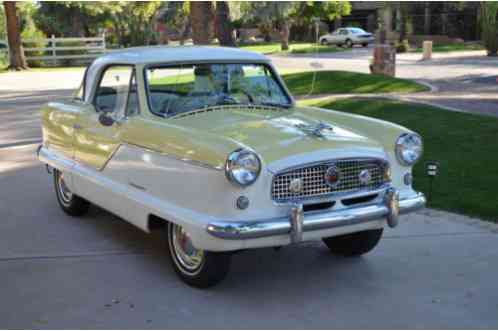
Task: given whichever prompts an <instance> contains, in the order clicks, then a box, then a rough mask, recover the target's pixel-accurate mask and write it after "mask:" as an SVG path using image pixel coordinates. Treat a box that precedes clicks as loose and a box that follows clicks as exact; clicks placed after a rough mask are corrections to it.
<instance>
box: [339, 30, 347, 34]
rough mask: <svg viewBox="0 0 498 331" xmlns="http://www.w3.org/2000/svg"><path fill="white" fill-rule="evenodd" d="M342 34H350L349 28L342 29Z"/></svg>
mask: <svg viewBox="0 0 498 331" xmlns="http://www.w3.org/2000/svg"><path fill="white" fill-rule="evenodd" d="M340 34H341V35H347V34H348V30H346V29H342V30H341V32H340Z"/></svg>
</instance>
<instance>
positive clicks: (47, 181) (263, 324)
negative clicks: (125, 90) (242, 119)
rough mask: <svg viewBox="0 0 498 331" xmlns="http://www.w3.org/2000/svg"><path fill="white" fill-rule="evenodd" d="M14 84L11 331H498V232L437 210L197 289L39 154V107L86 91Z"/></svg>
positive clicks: (6, 206)
mask: <svg viewBox="0 0 498 331" xmlns="http://www.w3.org/2000/svg"><path fill="white" fill-rule="evenodd" d="M23 74H24V73H23ZM26 74H28V73H26ZM38 74H40V73H38ZM9 75H10V74H9ZM39 76H40V77H39V79H45V78H47V79H48V77H47V76H44V75H39ZM4 77H5V76H4V75H3V74H2V75H0V88H1V89H3V91H1V92H0V220H2V221H1V222H0V239H1V240H0V284H2V286H1V287H0V289H1V290H0V329H19V328H36V329H54V328H55V329H59V328H115V329H129V328H139V329H149V328H178V329H185V328H222V329H248V328H249V329H250V328H255V329H260V328H265V329H268V328H291V329H303V328H306V329H308V328H317V329H318V328H327V329H329V328H498V285H497V282H496V275H497V274H498V263H497V262H498V228H497V227H496V225H492V224H490V223H483V222H480V221H478V220H472V219H469V218H466V217H462V216H458V215H452V214H448V213H443V212H436V211H432V210H424V211H422V212H420V213H418V214H415V215H411V216H408V217H405V218H404V219H403V221H402V222H401V224H400V226H399V227H398V228H396V229H394V230H387V231H386V233H385V238H384V239H383V240H382V241H381V244H380V245H379V246H378V248H377V249H376V250H374V251H373V252H372V253H370V254H368V255H366V256H364V257H361V258H355V259H346V258H339V257H334V256H332V255H330V254H329V253H328V251H327V249H326V248H325V246H324V245H322V244H321V243H320V242H313V243H306V244H303V245H301V246H299V247H287V248H283V249H282V250H281V251H279V252H275V251H274V250H272V249H261V250H255V251H247V252H244V253H240V254H237V255H236V256H234V259H233V265H232V272H231V273H230V275H229V277H228V278H227V279H226V281H225V282H224V283H222V284H221V285H220V286H218V287H215V288H213V289H209V290H204V291H202V290H197V289H192V288H190V287H187V286H186V285H184V284H183V283H182V282H181V281H180V280H178V279H177V278H176V275H175V274H174V271H173V269H172V268H171V267H170V265H169V261H168V260H167V258H166V252H165V243H164V239H163V236H162V234H161V233H154V234H151V235H147V234H144V233H142V232H140V230H137V229H136V228H134V227H133V226H131V225H128V224H127V223H126V222H124V221H122V220H120V219H118V218H117V217H115V216H113V215H111V214H109V213H107V212H105V211H103V210H101V209H99V208H97V207H93V208H92V209H91V212H90V213H89V215H87V216H85V217H83V218H71V217H69V216H67V215H65V214H64V213H63V212H62V211H61V210H60V209H59V207H58V205H57V202H56V200H55V196H54V194H55V193H54V191H53V188H52V180H51V177H50V175H48V174H47V173H46V171H45V168H44V167H43V166H42V165H41V164H39V163H38V162H37V161H36V159H35V156H34V152H35V148H36V142H37V141H39V139H40V130H39V119H38V114H37V109H38V108H39V106H40V105H41V104H42V103H44V102H46V101H47V100H49V99H52V98H56V97H67V96H69V95H70V91H69V90H67V89H65V88H69V87H75V86H77V84H78V83H79V82H78V81H77V80H74V81H73V80H71V79H68V80H66V81H63V83H61V82H60V81H58V82H56V81H51V83H50V84H51V85H50V86H48V85H44V86H43V88H44V89H46V90H36V89H35V88H33V89H32V90H31V87H36V86H37V85H36V83H34V82H32V81H25V82H24V85H25V86H24V88H19V89H18V90H14V89H13V87H14V86H13V85H10V84H9V85H10V88H11V89H10V90H9V89H8V87H9V86H6V85H5V82H6V80H4ZM33 77H34V76H33ZM33 79H34V78H33ZM19 81H20V80H19ZM71 81H73V83H70V82H71ZM20 82H22V81H20ZM44 84H48V82H46V83H44ZM71 84H73V85H71ZM17 87H22V86H17ZM47 89H48V90H47Z"/></svg>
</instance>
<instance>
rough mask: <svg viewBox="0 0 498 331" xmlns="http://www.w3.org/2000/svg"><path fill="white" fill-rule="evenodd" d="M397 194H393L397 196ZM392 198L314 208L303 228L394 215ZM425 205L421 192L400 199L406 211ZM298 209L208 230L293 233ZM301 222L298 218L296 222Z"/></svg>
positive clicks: (224, 234) (244, 234)
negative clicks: (325, 209) (341, 207)
mask: <svg viewBox="0 0 498 331" xmlns="http://www.w3.org/2000/svg"><path fill="white" fill-rule="evenodd" d="M396 196H397V194H393V195H392V198H395V197H396ZM389 201H392V200H390V199H387V202H386V201H383V202H381V203H378V204H375V205H369V206H362V207H357V208H350V209H344V210H339V211H333V212H328V213H327V212H325V213H324V212H314V213H309V214H304V213H303V214H304V215H303V220H302V232H307V231H316V230H323V229H332V228H337V227H344V226H350V225H355V224H359V223H365V222H370V221H375V220H379V219H382V218H388V217H393V216H395V215H396V214H397V211H396V210H393V209H391V206H392V204H391V203H388V202H389ZM424 205H425V197H424V195H423V194H422V193H417V194H416V195H415V196H413V197H410V198H407V199H403V200H401V201H399V213H400V214H406V213H409V212H413V211H415V210H417V209H420V208H422V207H423V206H424ZM298 217H299V212H298V211H297V210H296V211H295V212H292V213H291V216H289V217H278V218H273V219H268V220H259V221H248V222H244V221H239V222H212V223H210V224H209V225H208V226H207V228H206V230H207V232H208V233H209V234H211V235H212V236H214V237H217V238H221V239H227V240H243V239H254V238H263V237H270V236H277V235H292V233H291V232H292V229H293V225H291V224H292V223H293V222H294V221H293V220H292V219H293V218H298ZM297 223H299V221H298V222H297Z"/></svg>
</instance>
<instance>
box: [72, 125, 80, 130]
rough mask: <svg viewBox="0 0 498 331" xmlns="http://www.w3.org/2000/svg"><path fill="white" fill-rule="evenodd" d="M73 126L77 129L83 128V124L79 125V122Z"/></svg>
mask: <svg viewBox="0 0 498 331" xmlns="http://www.w3.org/2000/svg"><path fill="white" fill-rule="evenodd" d="M73 128H74V129H75V130H79V129H81V125H79V124H73Z"/></svg>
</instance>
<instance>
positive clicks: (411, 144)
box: [395, 133, 424, 166]
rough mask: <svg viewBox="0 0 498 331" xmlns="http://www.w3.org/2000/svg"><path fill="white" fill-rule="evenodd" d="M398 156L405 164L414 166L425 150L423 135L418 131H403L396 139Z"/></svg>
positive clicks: (402, 163) (399, 160) (400, 161)
mask: <svg viewBox="0 0 498 331" xmlns="http://www.w3.org/2000/svg"><path fill="white" fill-rule="evenodd" d="M395 152H396V158H397V159H398V162H399V163H400V164H401V165H403V166H413V165H414V164H415V163H417V161H418V160H420V157H421V156H422V153H423V152H424V145H423V142H422V137H420V135H418V134H416V133H403V134H402V135H400V136H399V137H398V139H397V140H396V146H395Z"/></svg>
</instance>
